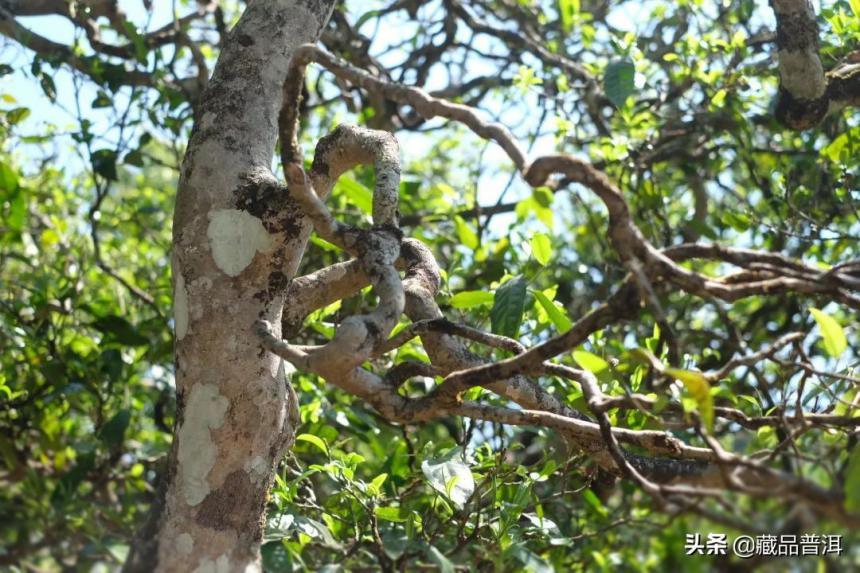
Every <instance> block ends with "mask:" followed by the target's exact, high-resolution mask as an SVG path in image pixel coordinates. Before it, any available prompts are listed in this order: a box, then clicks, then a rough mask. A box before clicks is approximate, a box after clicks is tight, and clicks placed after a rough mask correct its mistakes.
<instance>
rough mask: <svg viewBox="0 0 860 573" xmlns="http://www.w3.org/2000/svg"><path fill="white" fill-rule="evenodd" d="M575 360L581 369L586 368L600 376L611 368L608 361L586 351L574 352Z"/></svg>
mask: <svg viewBox="0 0 860 573" xmlns="http://www.w3.org/2000/svg"><path fill="white" fill-rule="evenodd" d="M573 359H574V360H575V361H576V363H577V364H579V365H580V367H582V368H585V369H586V370H588V371H589V372H591V373H592V374H598V373H600V372H603V371H604V370H606V369H607V368H609V363H608V362H607V361H606V360H604V359H603V358H601V357H600V356H598V355H596V354H592V353H591V352H587V351H585V350H574V351H573Z"/></svg>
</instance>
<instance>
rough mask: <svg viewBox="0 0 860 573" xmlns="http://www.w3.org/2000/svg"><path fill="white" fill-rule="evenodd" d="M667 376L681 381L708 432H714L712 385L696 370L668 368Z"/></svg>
mask: <svg viewBox="0 0 860 573" xmlns="http://www.w3.org/2000/svg"><path fill="white" fill-rule="evenodd" d="M666 374H667V375H668V376H671V377H672V378H674V379H676V380H680V381H681V382H682V383H683V384H684V387H685V388H686V389H687V392H689V393H690V396H692V397H693V400H695V401H696V406H697V407H698V410H699V415H700V416H702V421H703V422H704V423H705V427H706V428H708V431H713V430H714V401H713V399H712V398H711V385H710V384H709V383H708V379H707V378H705V375H704V374H702V373H701V372H696V371H695V370H681V369H680V368H666Z"/></svg>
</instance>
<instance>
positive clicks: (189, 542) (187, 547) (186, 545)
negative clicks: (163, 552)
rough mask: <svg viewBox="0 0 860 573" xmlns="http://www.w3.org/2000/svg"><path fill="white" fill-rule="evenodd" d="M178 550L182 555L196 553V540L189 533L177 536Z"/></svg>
mask: <svg viewBox="0 0 860 573" xmlns="http://www.w3.org/2000/svg"><path fill="white" fill-rule="evenodd" d="M176 550H177V551H178V552H179V554H180V555H191V552H192V551H194V538H193V537H191V535H189V534H188V533H180V534H179V535H177V536H176Z"/></svg>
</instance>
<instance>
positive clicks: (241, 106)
mask: <svg viewBox="0 0 860 573" xmlns="http://www.w3.org/2000/svg"><path fill="white" fill-rule="evenodd" d="M334 4H335V2H334V0H256V1H255V2H251V3H249V5H248V8H247V9H246V10H245V13H244V14H243V16H242V18H241V20H240V22H239V23H238V24H237V26H236V28H235V29H234V30H233V31H232V32H231V33H230V35H229V37H228V39H227V42H226V43H225V46H224V48H223V51H222V53H221V56H220V59H219V61H218V64H217V66H216V67H215V71H214V73H213V77H212V80H211V82H210V84H209V87H208V88H207V90H206V92H205V93H204V95H203V97H202V100H201V102H200V105H199V107H198V109H197V116H196V121H195V125H194V130H193V132H192V136H191V140H190V142H189V145H188V150H187V152H186V155H185V159H184V162H183V166H182V172H181V176H180V182H179V192H178V197H177V205H176V213H175V216H174V225H173V249H174V250H173V262H172V265H173V281H174V318H175V329H176V390H177V401H178V413H177V422H176V433H175V436H174V441H173V449H172V452H171V456H170V461H169V470H168V477H167V493H166V497H165V499H164V510H163V513H162V515H161V519H160V522H159V527H158V536H157V549H156V548H155V547H154V546H153V547H152V548H151V551H150V552H149V553H150V555H149V557H145V556H144V554H145V553H146V551H144V550H143V548H142V547H137V548H136V551H137V556H136V560H137V562H138V564H139V566H140V567H142V568H144V569H146V570H150V571H152V570H156V571H161V572H190V571H194V572H199V573H204V572H212V573H215V572H217V573H222V572H224V573H226V572H231V571H241V572H252V571H260V570H261V563H260V540H261V537H262V533H263V531H262V530H263V525H264V513H265V506H266V497H267V493H268V490H269V488H270V486H271V483H272V480H273V474H274V468H275V467H276V465H277V462H278V460H279V459H280V457H281V456H282V454H283V453H284V450H285V448H286V447H287V446H288V444H289V443H290V442H291V438H292V436H293V433H294V426H295V414H297V412H298V410H297V404H296V401H295V394H294V393H293V392H292V390H291V389H290V388H289V382H288V381H287V379H286V374H285V367H284V365H283V363H282V361H281V359H280V358H278V357H276V356H274V355H273V354H270V353H267V352H265V351H263V350H262V349H261V347H260V343H259V339H258V338H257V337H256V336H255V335H254V334H253V332H252V328H251V327H252V325H253V323H254V322H255V321H256V320H258V319H265V320H269V321H270V322H271V323H273V324H275V325H278V324H280V320H279V318H280V314H281V310H282V306H283V292H284V290H285V286H286V284H287V282H288V281H289V280H290V279H291V278H292V276H293V275H294V273H295V271H296V268H297V266H298V263H299V260H300V259H301V255H302V252H303V248H304V245H305V242H306V240H307V236H308V232H309V225H308V224H307V222H306V221H305V219H304V217H303V216H302V215H301V214H300V211H299V210H298V209H297V208H296V206H295V204H294V203H293V202H292V201H291V200H290V199H289V198H288V197H287V196H285V195H284V193H283V192H282V191H281V187H279V186H278V185H277V181H276V180H275V177H274V176H273V174H272V172H271V169H270V167H271V165H272V157H273V152H274V146H275V141H276V138H277V114H278V110H279V109H280V106H281V84H282V82H283V80H284V77H285V75H286V72H287V66H288V63H289V60H290V57H291V55H292V52H293V51H294V49H295V48H296V47H297V46H300V45H301V44H303V43H305V42H313V41H316V40H317V38H318V36H319V34H320V33H321V31H322V29H323V27H324V26H325V24H326V22H327V21H328V18H329V17H330V15H331V12H332V9H333V6H334ZM290 397H292V400H291V398H290ZM291 412H292V415H291ZM156 559H157V563H156V562H155V560H156Z"/></svg>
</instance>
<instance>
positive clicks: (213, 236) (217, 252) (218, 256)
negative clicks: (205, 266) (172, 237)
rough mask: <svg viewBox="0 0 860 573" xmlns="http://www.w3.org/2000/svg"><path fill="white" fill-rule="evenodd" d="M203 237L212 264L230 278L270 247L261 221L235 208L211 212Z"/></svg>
mask: <svg viewBox="0 0 860 573" xmlns="http://www.w3.org/2000/svg"><path fill="white" fill-rule="evenodd" d="M206 235H207V237H208V238H209V247H210V249H211V250H212V258H213V259H214V260H215V264H216V265H217V266H218V268H219V269H221V270H222V271H223V272H224V273H225V274H227V275H229V276H231V277H235V276H238V275H239V273H241V272H242V271H243V270H245V269H246V268H247V267H248V265H250V264H251V261H253V260H254V255H256V254H257V252H258V251H259V252H261V253H266V252H269V251H271V250H272V248H273V247H274V241H273V240H272V237H271V235H269V233H268V232H267V231H266V229H265V228H264V227H263V223H262V221H260V219H258V218H257V217H254V216H253V215H251V214H249V213H247V212H245V211H239V210H238V209H215V210H213V211H211V212H210V213H209V227H208V228H207V230H206Z"/></svg>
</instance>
